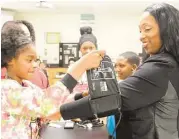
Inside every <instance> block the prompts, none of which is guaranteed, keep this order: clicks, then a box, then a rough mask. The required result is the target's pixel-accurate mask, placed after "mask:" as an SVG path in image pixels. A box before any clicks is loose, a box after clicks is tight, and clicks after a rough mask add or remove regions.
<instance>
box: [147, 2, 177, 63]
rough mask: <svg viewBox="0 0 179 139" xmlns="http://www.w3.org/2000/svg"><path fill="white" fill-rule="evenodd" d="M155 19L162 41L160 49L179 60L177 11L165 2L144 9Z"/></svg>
mask: <svg viewBox="0 0 179 139" xmlns="http://www.w3.org/2000/svg"><path fill="white" fill-rule="evenodd" d="M145 12H149V13H150V14H151V15H152V16H153V17H154V18H155V20H156V21H157V23H158V25H159V29H160V38H161V41H162V48H161V51H164V52H167V53H170V54H171V55H173V56H174V58H175V59H176V61H177V62H179V11H178V10H177V9H176V8H175V7H173V6H172V5H169V4H166V3H160V4H153V5H151V6H149V7H147V8H146V9H145Z"/></svg>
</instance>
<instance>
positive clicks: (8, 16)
mask: <svg viewBox="0 0 179 139" xmlns="http://www.w3.org/2000/svg"><path fill="white" fill-rule="evenodd" d="M0 14H1V16H0V17H1V19H0V21H1V23H0V29H1V27H2V26H3V24H4V23H5V22H6V21H12V20H13V19H14V14H15V13H14V12H12V11H2V10H1V12H0Z"/></svg>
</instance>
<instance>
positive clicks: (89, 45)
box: [73, 26, 97, 100]
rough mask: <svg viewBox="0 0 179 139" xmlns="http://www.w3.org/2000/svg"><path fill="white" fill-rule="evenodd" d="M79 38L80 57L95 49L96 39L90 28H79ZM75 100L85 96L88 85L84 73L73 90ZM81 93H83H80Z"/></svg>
mask: <svg viewBox="0 0 179 139" xmlns="http://www.w3.org/2000/svg"><path fill="white" fill-rule="evenodd" d="M80 34H81V37H80V39H79V52H80V53H81V55H82V57H83V56H84V55H86V54H87V53H89V52H90V51H92V50H96V49H97V39H96V37H95V36H94V35H93V33H92V28H91V27H89V26H84V27H81V28H80ZM73 91H74V93H76V94H75V100H77V99H80V98H82V97H83V96H86V95H87V93H86V92H88V83H87V75H86V72H85V73H84V74H83V76H82V77H81V79H80V80H79V84H78V85H77V86H76V87H75V88H74V90H73ZM82 92H83V93H82Z"/></svg>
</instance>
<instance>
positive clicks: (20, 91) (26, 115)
mask: <svg viewBox="0 0 179 139" xmlns="http://www.w3.org/2000/svg"><path fill="white" fill-rule="evenodd" d="M73 97H74V95H69V91H68V89H67V88H66V87H65V86H64V85H63V84H62V83H61V82H57V83H56V84H55V85H53V86H51V87H49V88H47V89H46V90H42V89H40V88H39V87H37V86H35V85H34V84H32V83H31V82H29V81H25V80H24V81H23V86H22V85H20V84H19V83H18V82H17V81H15V80H11V79H3V80H1V109H2V110H1V118H2V121H1V136H2V137H1V138H2V139H12V138H13V139H29V138H31V130H30V127H29V124H30V120H31V118H36V117H41V116H43V117H44V116H47V115H49V114H51V113H54V112H56V111H58V110H59V108H60V105H61V104H63V103H66V102H70V101H72V100H73ZM32 134H33V133H32Z"/></svg>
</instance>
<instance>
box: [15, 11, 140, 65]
mask: <svg viewBox="0 0 179 139" xmlns="http://www.w3.org/2000/svg"><path fill="white" fill-rule="evenodd" d="M15 19H24V20H28V21H30V22H31V23H32V24H33V25H34V28H35V31H36V46H37V51H38V53H39V55H41V56H43V55H44V48H47V50H48V54H49V55H50V56H48V58H47V59H48V60H50V61H56V62H58V58H57V56H58V51H59V50H58V45H56V44H55V45H49V44H46V42H45V32H60V34H61V42H78V40H79V37H80V33H79V28H80V14H55V13H53V14H50V13H49V14H47V13H45V14H41V13H39V14H34V13H17V14H16V15H15ZM138 21H139V15H138V14H135V13H134V14H133V15H129V14H127V13H126V14H124V13H123V12H120V11H119V12H118V13H110V12H108V13H104V14H101V13H100V14H95V25H94V35H96V37H97V40H98V47H99V48H100V49H105V50H106V51H107V53H108V54H109V55H110V56H112V57H114V56H117V55H118V54H119V53H121V52H124V51H128V50H130V51H135V52H137V53H139V52H141V47H140V42H139V37H138V36H139V33H138V32H139V31H138ZM55 59H56V60H55Z"/></svg>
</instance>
